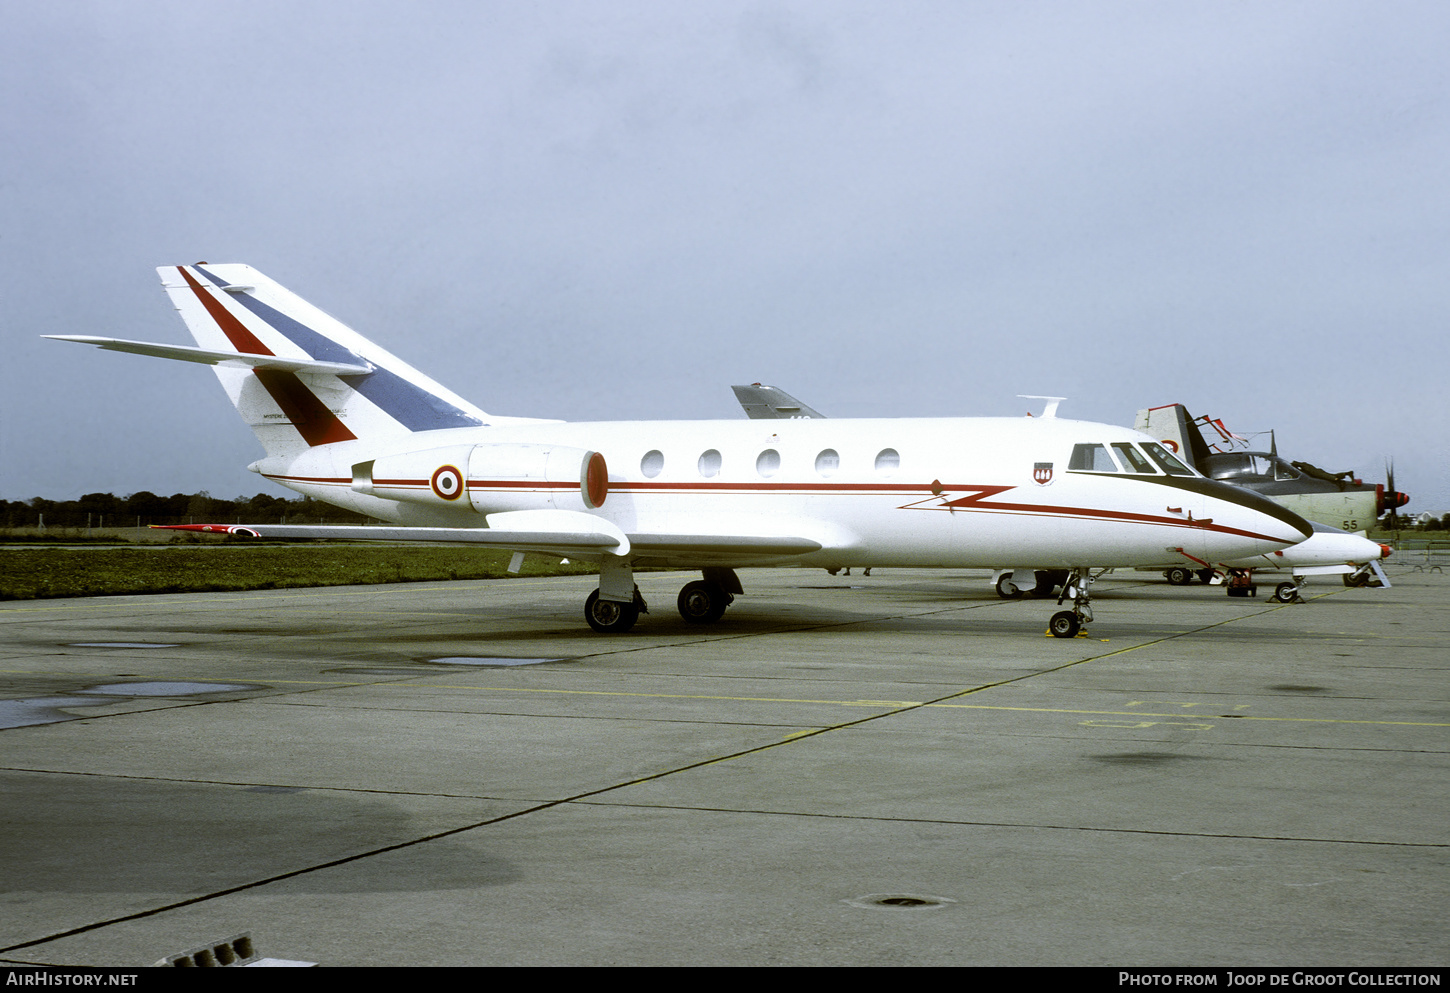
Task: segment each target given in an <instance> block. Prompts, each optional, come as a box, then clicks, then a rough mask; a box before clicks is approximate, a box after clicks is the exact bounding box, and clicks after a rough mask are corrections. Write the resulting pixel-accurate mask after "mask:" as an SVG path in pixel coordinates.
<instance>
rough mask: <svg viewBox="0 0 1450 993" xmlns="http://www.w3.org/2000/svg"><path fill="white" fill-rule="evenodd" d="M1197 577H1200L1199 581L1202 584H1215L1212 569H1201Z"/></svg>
mask: <svg viewBox="0 0 1450 993" xmlns="http://www.w3.org/2000/svg"><path fill="white" fill-rule="evenodd" d="M1197 575H1198V581H1199V582H1200V583H1205V584H1207V583H1211V582H1213V570H1212V569H1199V570H1198V574H1197Z"/></svg>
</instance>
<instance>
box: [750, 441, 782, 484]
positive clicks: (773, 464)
mask: <svg viewBox="0 0 1450 993" xmlns="http://www.w3.org/2000/svg"><path fill="white" fill-rule="evenodd" d="M755 471H756V472H758V473H760V475H761V476H763V477H764V478H766V479H769V478H770V477H771V476H774V475H775V474H776V473H777V472H780V453H779V452H777V451H776V450H775V449H774V448H767V449H766V450H765V451H763V452H761V453H760V456H759V457H758V458H757V459H756V460H755Z"/></svg>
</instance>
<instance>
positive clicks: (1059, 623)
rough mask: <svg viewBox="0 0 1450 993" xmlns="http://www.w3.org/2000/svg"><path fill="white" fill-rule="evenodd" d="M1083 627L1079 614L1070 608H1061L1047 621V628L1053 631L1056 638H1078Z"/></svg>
mask: <svg viewBox="0 0 1450 993" xmlns="http://www.w3.org/2000/svg"><path fill="white" fill-rule="evenodd" d="M1081 628H1082V624H1081V623H1080V622H1079V621H1078V619H1077V615H1076V614H1074V613H1073V612H1072V611H1070V610H1059V611H1058V612H1057V613H1055V614H1053V615H1052V620H1050V621H1048V622H1047V630H1049V631H1051V632H1052V636H1053V637H1054V638H1076V637H1077V633H1078V631H1079V630H1081Z"/></svg>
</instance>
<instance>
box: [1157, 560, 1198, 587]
mask: <svg viewBox="0 0 1450 993" xmlns="http://www.w3.org/2000/svg"><path fill="white" fill-rule="evenodd" d="M1163 578H1164V579H1166V580H1168V582H1169V583H1170V584H1172V585H1173V586H1187V585H1188V584H1189V583H1191V582H1193V570H1192V569H1190V568H1188V567H1187V566H1182V565H1175V566H1174V567H1173V568H1171V569H1169V570H1167V571H1166V572H1164V573H1163Z"/></svg>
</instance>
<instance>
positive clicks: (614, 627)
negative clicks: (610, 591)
mask: <svg viewBox="0 0 1450 993" xmlns="http://www.w3.org/2000/svg"><path fill="white" fill-rule="evenodd" d="M648 613H649V607H648V605H646V604H645V602H644V597H642V596H640V595H639V587H638V586H636V587H635V588H634V600H633V602H631V603H623V602H621V601H619V600H604V599H601V598H600V596H599V591H598V590H595V591H594V592H593V593H591V594H589V599H587V600H585V601H584V619H585V620H586V621H588V622H589V626H590V627H592V628H593V629H594V630H596V631H598V632H599V633H600V634H624V632H626V631H628V630H629V629H630V628H632V627H634V622H635V621H637V620H639V615H640V614H648Z"/></svg>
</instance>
